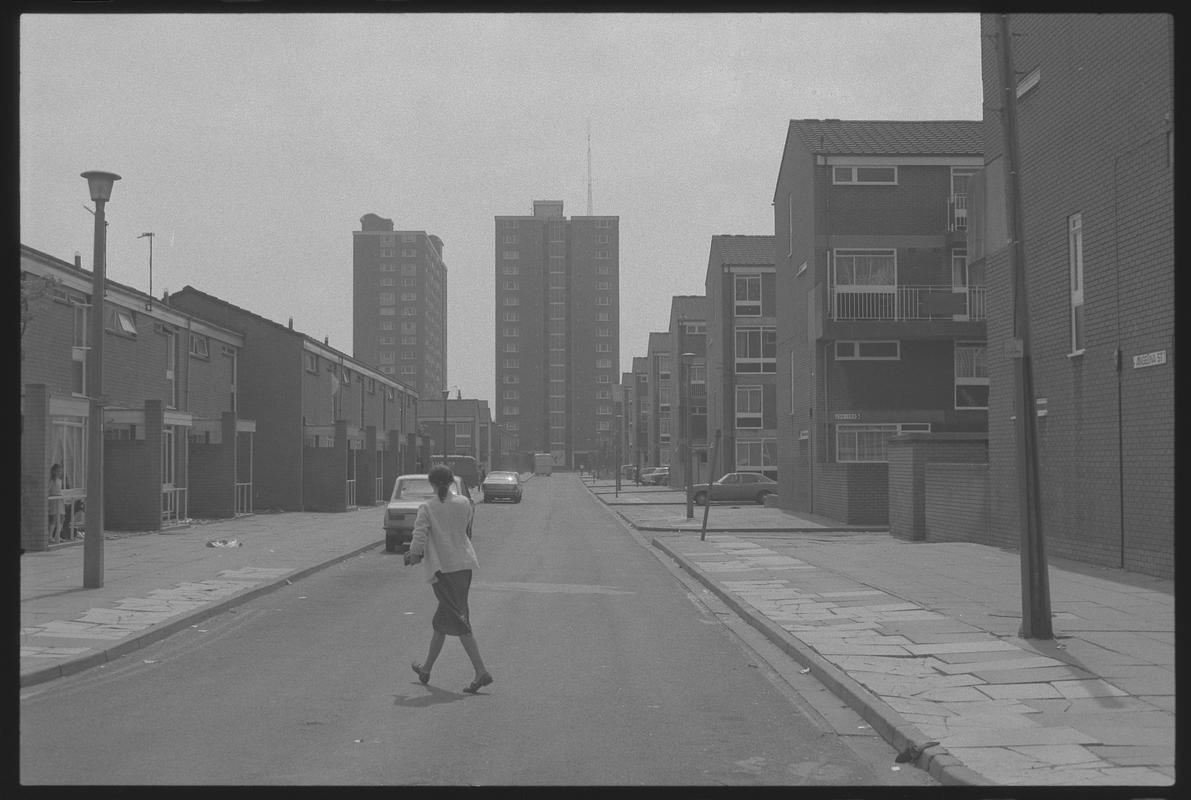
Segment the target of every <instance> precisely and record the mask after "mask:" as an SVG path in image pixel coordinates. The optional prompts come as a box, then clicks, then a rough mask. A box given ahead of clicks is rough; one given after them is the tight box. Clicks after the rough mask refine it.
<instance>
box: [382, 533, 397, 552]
mask: <svg viewBox="0 0 1191 800" xmlns="http://www.w3.org/2000/svg"><path fill="white" fill-rule="evenodd" d="M385 552H386V553H396V552H397V536H396V535H395V534H392V533H389V532H388V531H386V532H385Z"/></svg>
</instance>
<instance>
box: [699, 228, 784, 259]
mask: <svg viewBox="0 0 1191 800" xmlns="http://www.w3.org/2000/svg"><path fill="white" fill-rule="evenodd" d="M775 238H776V237H773V236H732V235H718V236H712V237H711V241H712V243H713V245H714V246H715V247H717V248H719V259H720V263H721V264H770V265H772V264H773V247H774V244H773V243H774V239H775Z"/></svg>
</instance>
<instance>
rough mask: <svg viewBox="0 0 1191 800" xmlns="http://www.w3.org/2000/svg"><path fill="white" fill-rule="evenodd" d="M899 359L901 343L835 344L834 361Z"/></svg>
mask: <svg viewBox="0 0 1191 800" xmlns="http://www.w3.org/2000/svg"><path fill="white" fill-rule="evenodd" d="M899 358H901V342H899V341H898V340H896V339H892V340H871V341H867V340H863V341H862V340H849V339H841V340H839V341H837V342H836V343H835V360H836V361H897V360H898V359H899Z"/></svg>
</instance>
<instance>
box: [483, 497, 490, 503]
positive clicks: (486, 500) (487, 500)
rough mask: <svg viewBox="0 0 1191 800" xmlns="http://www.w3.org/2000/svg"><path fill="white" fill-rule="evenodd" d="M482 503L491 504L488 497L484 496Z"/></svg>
mask: <svg viewBox="0 0 1191 800" xmlns="http://www.w3.org/2000/svg"><path fill="white" fill-rule="evenodd" d="M484 502H485V503H490V502H492V501H491V500H489V499H488V495H484Z"/></svg>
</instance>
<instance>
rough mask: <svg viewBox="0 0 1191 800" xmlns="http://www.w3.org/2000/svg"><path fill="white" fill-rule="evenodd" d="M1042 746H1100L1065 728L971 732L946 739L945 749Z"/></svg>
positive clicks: (1077, 732)
mask: <svg viewBox="0 0 1191 800" xmlns="http://www.w3.org/2000/svg"><path fill="white" fill-rule="evenodd" d="M1031 744H1033V745H1042V744H1100V739H1099V738H1098V737H1096V736H1092V735H1090V734H1087V733H1084V732H1083V731H1078V730H1076V729H1074V728H1068V727H1065V726H1056V727H1046V728H1044V727H1040V726H1036V727H1028V728H1005V729H992V730H972V731H963V732H961V733H956V734H954V735H953V736H951V737H949V738H948V741H947V748H948V749H949V750H950V749H951V748H956V747H1020V746H1023V745H1031Z"/></svg>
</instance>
